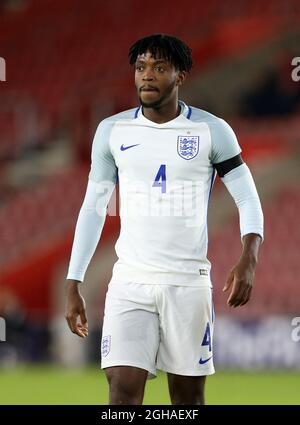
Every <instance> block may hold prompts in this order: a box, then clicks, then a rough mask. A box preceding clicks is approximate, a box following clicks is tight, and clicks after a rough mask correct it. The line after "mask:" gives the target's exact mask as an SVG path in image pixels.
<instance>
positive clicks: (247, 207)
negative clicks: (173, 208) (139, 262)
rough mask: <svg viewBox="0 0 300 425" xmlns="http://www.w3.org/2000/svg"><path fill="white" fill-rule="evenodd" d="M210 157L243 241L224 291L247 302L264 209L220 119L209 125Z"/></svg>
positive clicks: (231, 134)
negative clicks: (234, 211) (232, 205)
mask: <svg viewBox="0 0 300 425" xmlns="http://www.w3.org/2000/svg"><path fill="white" fill-rule="evenodd" d="M210 131H211V152H210V159H211V163H212V164H213V166H214V168H215V169H216V170H217V173H218V175H219V177H221V180H222V181H223V183H224V184H225V186H226V188H227V189H228V191H229V193H230V194H231V196H232V197H233V199H234V201H235V203H236V206H237V208H238V210H239V217H240V230H241V238H242V243H243V251H242V255H241V257H240V259H239V262H238V263H237V264H236V266H235V267H233V269H232V270H231V272H230V275H229V277H228V279H227V281H226V284H225V287H224V289H223V290H224V291H227V290H228V289H230V288H231V292H230V295H229V298H228V301H227V303H228V305H230V306H233V307H237V306H241V305H244V304H246V303H247V302H248V301H249V299H250V296H251V290H252V286H253V281H254V272H255V267H256V264H257V260H258V250H259V246H260V244H261V242H262V240H263V212H262V209H261V204H260V200H259V197H258V194H257V190H256V187H255V183H254V181H253V178H252V175H251V172H250V170H249V168H248V167H247V165H246V164H244V161H243V159H242V157H241V148H240V146H239V143H238V141H237V138H236V135H235V133H234V131H233V130H232V128H231V127H230V126H229V125H228V124H227V123H226V122H225V121H224V120H222V119H216V120H214V121H213V122H212V123H211V125H210Z"/></svg>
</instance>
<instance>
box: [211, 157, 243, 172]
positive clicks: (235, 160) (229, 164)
mask: <svg viewBox="0 0 300 425" xmlns="http://www.w3.org/2000/svg"><path fill="white" fill-rule="evenodd" d="M243 163H244V161H243V159H242V157H241V154H238V155H236V156H233V157H232V158H229V159H226V161H222V162H219V163H218V164H213V166H214V167H215V169H216V170H217V173H218V176H219V177H224V176H225V174H227V173H229V171H231V170H233V169H234V168H236V167H239V166H240V165H242V164H243Z"/></svg>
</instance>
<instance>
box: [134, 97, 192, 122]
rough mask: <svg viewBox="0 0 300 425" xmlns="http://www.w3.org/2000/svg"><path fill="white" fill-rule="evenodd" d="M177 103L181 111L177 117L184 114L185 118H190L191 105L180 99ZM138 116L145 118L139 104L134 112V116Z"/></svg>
mask: <svg viewBox="0 0 300 425" xmlns="http://www.w3.org/2000/svg"><path fill="white" fill-rule="evenodd" d="M178 104H179V106H180V108H181V112H180V115H178V117H180V116H184V117H185V118H187V119H190V116H191V113H192V109H191V107H190V106H187V105H186V104H185V103H184V102H183V101H182V100H179V101H178ZM140 117H143V118H145V119H147V118H146V117H144V115H143V111H142V107H141V106H140V107H138V108H137V109H136V110H135V114H134V118H140ZM178 117H176V118H178ZM176 118H175V119H176ZM147 121H149V120H148V119H147ZM153 124H155V123H153Z"/></svg>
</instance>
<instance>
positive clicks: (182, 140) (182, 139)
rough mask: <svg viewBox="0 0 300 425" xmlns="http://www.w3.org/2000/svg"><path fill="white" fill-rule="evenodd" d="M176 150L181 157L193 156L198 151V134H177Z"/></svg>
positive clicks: (190, 157)
mask: <svg viewBox="0 0 300 425" xmlns="http://www.w3.org/2000/svg"><path fill="white" fill-rule="evenodd" d="M177 152H178V155H179V156H181V158H183V159H192V158H195V156H196V155H197V153H198V152H199V136H178V139H177Z"/></svg>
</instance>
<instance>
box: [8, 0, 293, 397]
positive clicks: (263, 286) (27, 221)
mask: <svg viewBox="0 0 300 425" xmlns="http://www.w3.org/2000/svg"><path fill="white" fill-rule="evenodd" d="M299 20H300V3H299V2H297V1H296V0H295V1H292V0H287V1H283V0H282V1H279V0H273V1H270V0H265V1H264V2H263V3H262V2H260V1H258V0H253V1H242V0H241V1H237V0H228V1H226V2H219V1H217V0H210V1H209V2H204V1H203V2H202V1H195V2H191V3H189V4H183V3H182V2H179V1H175V0H173V1H158V0H153V1H152V2H150V3H147V4H146V5H145V4H144V3H143V2H140V1H137V0H124V1H121V0H120V1H118V0H111V1H109V2H108V1H105V0H87V1H85V2H82V1H81V0H40V1H37V0H36V1H35V0H1V2H0V57H2V58H3V59H4V60H5V63H6V69H4V68H3V63H4V62H3V61H1V63H0V65H1V66H2V68H1V73H0V79H1V80H2V81H0V166H1V169H0V268H1V269H0V270H1V272H0V317H1V318H4V319H5V324H6V329H4V327H3V323H4V322H3V320H1V324H2V328H1V329H0V331H1V334H0V339H2V341H0V403H1V404H6V403H9V404H18V403H31V404H35V403H44V404H49V403H50V404H51V403H62V404H66V403H71V404H72V403H102V404H105V403H106V402H107V385H106V382H105V380H104V377H103V374H102V372H101V371H99V365H98V364H99V356H100V336H101V335H100V329H101V323H102V317H103V301H104V296H105V291H106V286H107V283H108V281H109V279H110V276H111V269H112V264H113V262H114V261H115V258H116V257H115V253H114V249H113V247H114V242H115V240H116V237H117V234H118V226H119V220H118V218H117V217H113V216H108V217H107V221H106V224H105V228H104V232H103V234H102V237H101V241H100V244H99V246H98V249H97V252H96V253H95V256H94V258H93V261H92V263H91V266H90V268H89V270H88V273H87V276H86V283H87V285H86V286H84V289H83V291H82V292H83V295H84V297H85V299H86V301H87V312H88V317H89V324H90V335H89V338H88V339H87V340H85V341H82V340H79V338H77V337H75V336H74V335H73V334H71V333H70V332H69V331H68V329H67V325H66V323H65V320H64V317H63V311H64V283H65V276H66V271H67V267H68V261H69V256H70V250H71V244H72V238H73V234H74V227H75V223H76V219H77V215H78V211H79V208H80V205H81V202H82V200H83V195H84V192H85V187H86V183H87V173H88V170H89V165H90V163H89V161H90V149H91V141H92V137H93V134H94V131H95V129H96V126H97V124H98V123H99V121H100V120H101V119H102V118H104V117H106V116H109V115H112V114H114V113H117V112H119V111H121V110H123V109H128V108H130V107H133V106H135V105H137V99H136V94H135V89H134V84H133V72H132V70H131V69H130V67H129V65H128V60H127V52H128V47H129V45H130V44H131V43H133V42H134V41H135V40H136V39H138V38H140V37H142V36H145V35H147V34H150V33H154V32H164V33H169V34H174V35H177V36H178V37H181V38H182V39H183V40H185V41H186V42H187V43H188V44H189V45H190V46H191V47H192V49H193V57H194V62H195V65H194V69H193V71H192V74H191V76H190V77H189V79H188V81H187V83H186V85H185V87H183V89H182V92H181V96H180V98H181V99H182V100H184V101H185V102H187V103H190V104H191V105H193V106H196V107H200V108H202V109H206V110H208V111H210V112H212V113H215V114H216V115H218V116H221V117H222V118H224V119H226V120H227V121H228V122H229V123H230V124H231V125H232V127H233V128H234V130H235V132H236V134H237V136H238V139H239V141H240V144H241V146H242V149H243V156H244V158H245V159H246V161H247V163H248V164H249V166H250V167H251V169H252V172H253V174H254V178H255V181H256V184H257V188H258V191H259V194H260V196H261V200H262V204H263V209H264V214H265V241H264V244H263V246H262V249H261V255H260V259H259V265H258V268H257V273H256V282H255V290H254V293H253V297H252V300H251V302H250V303H249V304H248V305H247V306H245V307H243V308H242V309H237V310H231V309H229V308H228V307H227V305H226V299H227V295H224V294H223V293H222V287H223V283H224V281H225V278H226V276H227V274H228V272H229V270H230V268H231V267H232V266H233V265H234V264H235V262H236V261H237V259H238V257H239V255H240V249H241V245H240V237H239V230H238V216H237V211H236V208H235V206H234V204H233V202H232V200H231V199H230V197H229V195H228V194H227V193H226V191H225V189H224V187H222V185H221V184H220V183H219V182H217V183H216V185H215V188H214V191H213V198H212V202H211V205H210V211H209V235H210V243H209V258H210V260H211V261H212V264H213V267H212V278H213V284H214V299H215V311H216V328H215V345H214V347H215V366H216V370H217V373H216V375H215V376H213V377H211V378H210V379H209V380H208V384H207V403H208V404H222V403H231V404H235V403H245V404H267V403H271V404H276V403H278V404H280V403H283V404H299V401H300V386H299V382H300V381H299V378H300V373H299V369H300V341H298V339H300V331H299V330H298V329H297V324H299V322H300V319H299V321H298V319H295V318H297V317H299V316H300V285H299V271H300V268H299V258H300V257H299V245H300V229H299V224H298V214H297V213H298V211H299V207H300V192H299V175H300V168H299V162H300V161H299V142H300V131H299V130H300V120H299V118H300V81H294V80H295V78H294V80H293V78H292V72H293V68H295V66H292V64H291V62H292V58H294V57H299V56H300V29H299V28H300V26H299ZM295 72H296V71H295V70H294V75H296V76H297V75H300V71H299V72H298V74H297V73H296V74H295ZM296 79H297V78H296ZM298 79H299V78H298ZM293 319H294V321H293ZM5 330H6V335H5V332H4V331H5ZM186 331H187V332H188V331H189V330H188V329H187V330H186ZM4 339H6V340H5V341H4ZM145 403H152V404H164V403H169V398H168V394H167V384H166V379H165V376H164V375H163V374H159V377H158V379H156V380H154V381H152V382H148V384H147V389H146V397H145Z"/></svg>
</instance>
